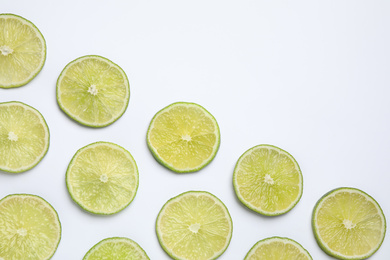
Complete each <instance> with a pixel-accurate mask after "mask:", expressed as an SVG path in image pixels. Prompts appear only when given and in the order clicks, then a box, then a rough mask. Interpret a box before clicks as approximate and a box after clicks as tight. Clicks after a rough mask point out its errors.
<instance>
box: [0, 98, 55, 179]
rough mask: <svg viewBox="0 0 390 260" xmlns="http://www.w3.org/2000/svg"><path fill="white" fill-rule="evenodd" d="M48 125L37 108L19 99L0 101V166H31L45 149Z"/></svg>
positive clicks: (9, 169)
mask: <svg viewBox="0 0 390 260" xmlns="http://www.w3.org/2000/svg"><path fill="white" fill-rule="evenodd" d="M49 139H50V137H49V128H48V127H47V124H46V121H45V119H44V118H43V116H42V115H41V114H40V113H39V111H38V110H36V109H35V108H32V107H30V106H28V105H26V104H24V103H21V102H16V101H12V102H5V103H0V143H1V146H0V170H2V171H6V172H12V173H17V172H23V171H27V170H29V169H31V168H33V167H34V166H35V165H37V164H38V163H39V162H40V161H41V160H42V158H43V157H44V156H45V154H46V152H47V150H48V149H49Z"/></svg>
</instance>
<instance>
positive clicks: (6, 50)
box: [0, 45, 14, 56]
mask: <svg viewBox="0 0 390 260" xmlns="http://www.w3.org/2000/svg"><path fill="white" fill-rule="evenodd" d="M0 51H1V54H2V55H4V56H7V55H9V54H11V53H13V52H14V50H13V49H11V48H10V47H8V46H6V45H4V46H1V47H0Z"/></svg>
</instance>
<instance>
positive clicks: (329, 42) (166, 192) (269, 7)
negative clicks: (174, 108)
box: [0, 0, 390, 260]
mask: <svg viewBox="0 0 390 260" xmlns="http://www.w3.org/2000/svg"><path fill="white" fill-rule="evenodd" d="M320 2H321V3H320ZM0 6H1V8H0V9H1V10H0V12H4V13H14V14H18V15H20V16H23V17H25V18H27V19H29V20H31V21H32V22H33V23H34V24H35V25H36V26H37V27H38V28H39V29H40V30H41V32H42V34H43V35H44V37H45V39H46V42H47V48H48V49H47V51H48V52H47V60H46V64H45V66H44V68H43V70H42V71H41V73H40V74H39V75H38V76H37V77H36V78H35V79H34V80H33V81H32V82H30V83H29V84H28V85H26V86H24V87H21V88H17V89H8V90H4V89H0V101H1V102H3V101H11V100H18V101H22V102H25V103H27V104H29V105H31V106H33V107H35V108H37V109H38V110H39V111H40V112H41V113H42V114H43V115H44V117H45V118H46V120H47V123H48V125H49V128H50V133H51V143H50V148H49V152H48V154H47V155H46V157H45V158H44V159H43V161H41V163H40V164H38V166H36V167H35V168H34V169H32V170H30V171H28V172H25V173H22V174H16V175H8V174H4V173H0V197H4V196H5V195H8V194H11V193H31V194H37V195H40V196H42V197H44V198H45V199H46V200H48V201H49V202H50V203H51V204H52V205H53V206H54V207H55V209H56V210H57V211H58V213H59V216H60V219H61V222H62V229H63V233H62V239H61V242H60V245H59V247H58V250H57V252H56V254H55V255H54V257H53V259H55V260H57V259H82V257H83V256H84V254H85V253H86V252H87V251H88V250H89V248H90V247H92V246H93V245H94V244H95V243H97V242H98V241H100V240H101V239H103V238H106V237H111V236H125V237H129V238H131V239H133V240H135V241H136V242H138V243H139V244H140V245H141V246H142V247H143V248H144V249H145V251H146V252H147V254H148V255H149V256H150V258H151V259H169V257H168V256H167V255H166V254H165V252H164V251H163V250H162V249H161V247H160V246H159V243H158V241H157V237H156V235H155V229H154V225H155V219H156V216H157V214H158V212H159V210H160V208H161V207H162V205H163V204H164V203H165V202H166V201H167V200H168V199H169V198H171V197H173V196H175V195H177V194H179V193H181V192H184V191H187V190H206V191H209V192H211V193H213V194H215V195H216V196H218V197H219V198H220V199H221V200H222V201H223V202H224V203H225V204H226V206H227V207H228V209H229V211H230V213H231V216H232V219H233V225H234V231H233V238H232V240H231V243H230V246H229V247H228V249H227V251H226V252H225V253H224V254H223V255H222V256H221V257H220V259H225V260H226V259H243V258H244V256H245V254H246V253H247V251H248V250H249V249H250V248H251V247H252V245H253V244H254V243H255V242H257V241H258V240H260V239H263V238H266V237H269V236H275V235H278V236H286V237H289V238H292V239H295V240H296V241H298V242H299V243H301V244H302V245H303V246H304V247H305V248H306V249H307V250H308V251H309V252H310V253H311V255H312V257H313V259H331V258H330V257H329V256H327V255H326V254H325V253H323V252H322V251H321V249H320V248H319V247H318V246H317V244H316V241H315V239H314V237H313V234H312V230H311V226H310V225H311V223H310V220H311V212H312V209H313V206H314V205H315V203H316V201H317V200H318V199H319V198H320V197H321V196H322V195H323V194H324V193H326V192H328V191H329V190H331V189H334V188H336V187H340V186H349V187H356V188H359V189H362V190H364V191H365V192H367V193H368V194H370V195H372V196H373V197H374V198H375V199H376V200H377V201H378V202H379V204H380V205H381V207H382V209H383V211H384V213H385V214H386V216H387V220H388V222H389V221H390V199H389V198H390V189H389V183H390V173H389V170H390V160H389V154H390V135H389V133H390V122H389V119H390V102H389V95H390V88H389V84H390V79H389V69H390V48H389V46H390V37H389V29H390V28H389V27H390V16H389V13H390V2H389V1H387V0H383V1H376V0H373V1H361V0H347V1H340V0H337V1H335V0H330V1H309V0H297V1H279V0H277V1H264V0H240V1H238V0H235V1H232V0H224V1H222V0H207V1H206V0H199V1H183V0H166V1H161V0H146V1H145V0H144V1H141V0H128V1H124V0H123V1H96V0H83V1H76V0H69V1H49V0H47V1H30V0H24V1H18V0H12V1H5V0H0ZM87 54H97V55H101V56H104V57H107V58H109V59H111V60H112V61H114V62H115V63H117V64H118V65H120V66H121V67H122V68H123V69H124V70H125V72H126V73H127V75H128V77H129V81H130V85H131V98H130V103H129V107H128V109H127V111H126V112H125V114H124V115H123V116H122V118H120V119H119V120H118V121H117V122H115V123H114V124H113V125H111V126H108V127H106V128H102V129H92V128H88V127H83V126H80V125H79V124H77V123H75V122H74V121H72V120H71V119H69V118H68V117H67V116H66V115H65V114H64V113H62V112H61V110H60V109H59V107H58V105H57V102H56V96H55V84H56V80H57V77H58V76H59V74H60V72H61V71H62V69H63V68H64V66H65V65H66V64H67V63H68V62H70V61H71V60H73V59H75V58H77V57H80V56H82V55H87ZM176 101H191V102H196V103H198V104H200V105H202V106H204V107H205V108H206V109H208V110H209V111H210V112H211V113H212V114H213V115H214V116H215V118H216V119H217V121H218V123H219V125H220V128H221V146H220V150H219V152H218V153H217V156H216V157H215V159H214V161H213V162H212V163H211V164H210V165H208V166H207V167H206V168H204V169H203V170H201V171H200V172H197V173H193V174H181V175H180V174H175V173H173V172H171V171H169V170H167V169H165V168H164V167H162V166H161V165H160V164H158V163H157V162H156V161H155V160H154V158H153V157H152V155H151V154H150V152H149V150H148V148H147V145H146V141H145V135H146V130H147V127H148V125H149V122H150V120H151V118H152V117H153V115H154V114H155V113H156V112H157V111H158V110H159V109H161V108H163V107H164V106H166V105H168V104H171V103H173V102H176ZM100 140H103V141H111V142H115V143H117V144H119V145H121V146H123V147H125V148H126V149H128V150H129V151H130V152H131V153H132V155H133V156H134V158H135V160H136V161H137V164H138V167H139V171H140V186H139V189H138V193H137V195H136V197H135V199H134V201H133V202H132V203H131V204H130V205H129V207H127V208H126V209H125V210H123V211H122V212H120V213H119V214H116V215H113V216H106V217H104V216H95V215H91V214H88V213H86V212H84V211H83V210H82V209H80V207H79V206H77V205H76V204H75V203H74V202H73V201H72V200H71V198H70V196H69V194H68V192H67V190H66V186H65V181H64V176H65V171H66V168H67V165H68V163H69V161H70V159H71V158H72V156H73V155H74V153H75V152H76V150H77V149H79V148H81V147H82V146H84V145H87V144H89V143H92V142H95V141H100ZM261 143H266V144H273V145H276V146H279V147H280V148H282V149H285V150H286V151H288V152H289V153H291V154H292V155H293V156H294V157H295V158H296V160H297V161H298V163H299V164H300V167H301V169H302V172H303V177H304V193H303V196H302V199H301V201H300V202H299V203H298V204H297V206H296V207H295V208H294V209H293V210H292V211H290V212H289V213H287V214H285V215H282V216H279V217H272V218H267V217H263V216H261V215H259V214H256V213H254V212H252V211H250V210H247V209H246V208H245V207H244V206H243V205H241V204H240V202H239V201H238V200H237V199H236V197H235V194H234V191H233V187H232V173H233V169H234V166H235V163H236V161H237V159H238V157H239V156H240V155H241V154H242V153H243V152H244V151H246V150H247V149H249V148H250V147H252V146H255V145H257V144H261ZM371 259H374V260H383V259H390V237H386V238H385V241H384V243H383V245H382V247H381V248H380V249H379V251H378V252H377V253H376V254H375V255H374V256H373V257H372V258H371Z"/></svg>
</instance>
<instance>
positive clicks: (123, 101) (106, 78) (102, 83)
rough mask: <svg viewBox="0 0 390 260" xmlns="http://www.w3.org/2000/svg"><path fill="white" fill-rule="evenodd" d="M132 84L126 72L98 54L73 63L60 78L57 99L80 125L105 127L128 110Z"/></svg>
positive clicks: (81, 58)
mask: <svg viewBox="0 0 390 260" xmlns="http://www.w3.org/2000/svg"><path fill="white" fill-rule="evenodd" d="M129 99H130V86H129V81H128V79H127V76H126V74H125V72H124V71H123V70H122V69H121V68H120V67H119V66H118V65H116V64H115V63H113V62H112V61H110V60H108V59H106V58H103V57H100V56H95V55H88V56H83V57H80V58H78V59H76V60H74V61H72V62H70V63H69V64H68V65H66V67H65V68H64V70H63V71H62V72H61V75H60V76H59V78H58V80H57V102H58V104H59V106H60V107H61V109H62V110H63V111H64V112H65V113H66V114H67V115H68V116H70V117H71V118H73V119H74V120H75V121H77V122H79V123H80V124H83V125H86V126H91V127H103V126H107V125H109V124H112V123H113V122H114V121H116V120H117V119H119V118H120V117H121V116H122V114H123V113H124V112H125V110H126V108H127V105H128V103H129Z"/></svg>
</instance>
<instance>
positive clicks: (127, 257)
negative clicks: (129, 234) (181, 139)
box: [83, 237, 149, 260]
mask: <svg viewBox="0 0 390 260" xmlns="http://www.w3.org/2000/svg"><path fill="white" fill-rule="evenodd" d="M101 259H110V260H149V257H148V255H147V254H146V253H145V251H144V250H143V249H142V248H141V247H140V245H138V244H137V243H136V242H134V241H133V240H131V239H129V238H125V237H111V238H106V239H103V240H102V241H100V242H99V243H97V244H96V245H94V246H93V247H92V248H91V249H90V250H89V251H88V252H87V254H86V255H85V256H84V258H83V260H101Z"/></svg>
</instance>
